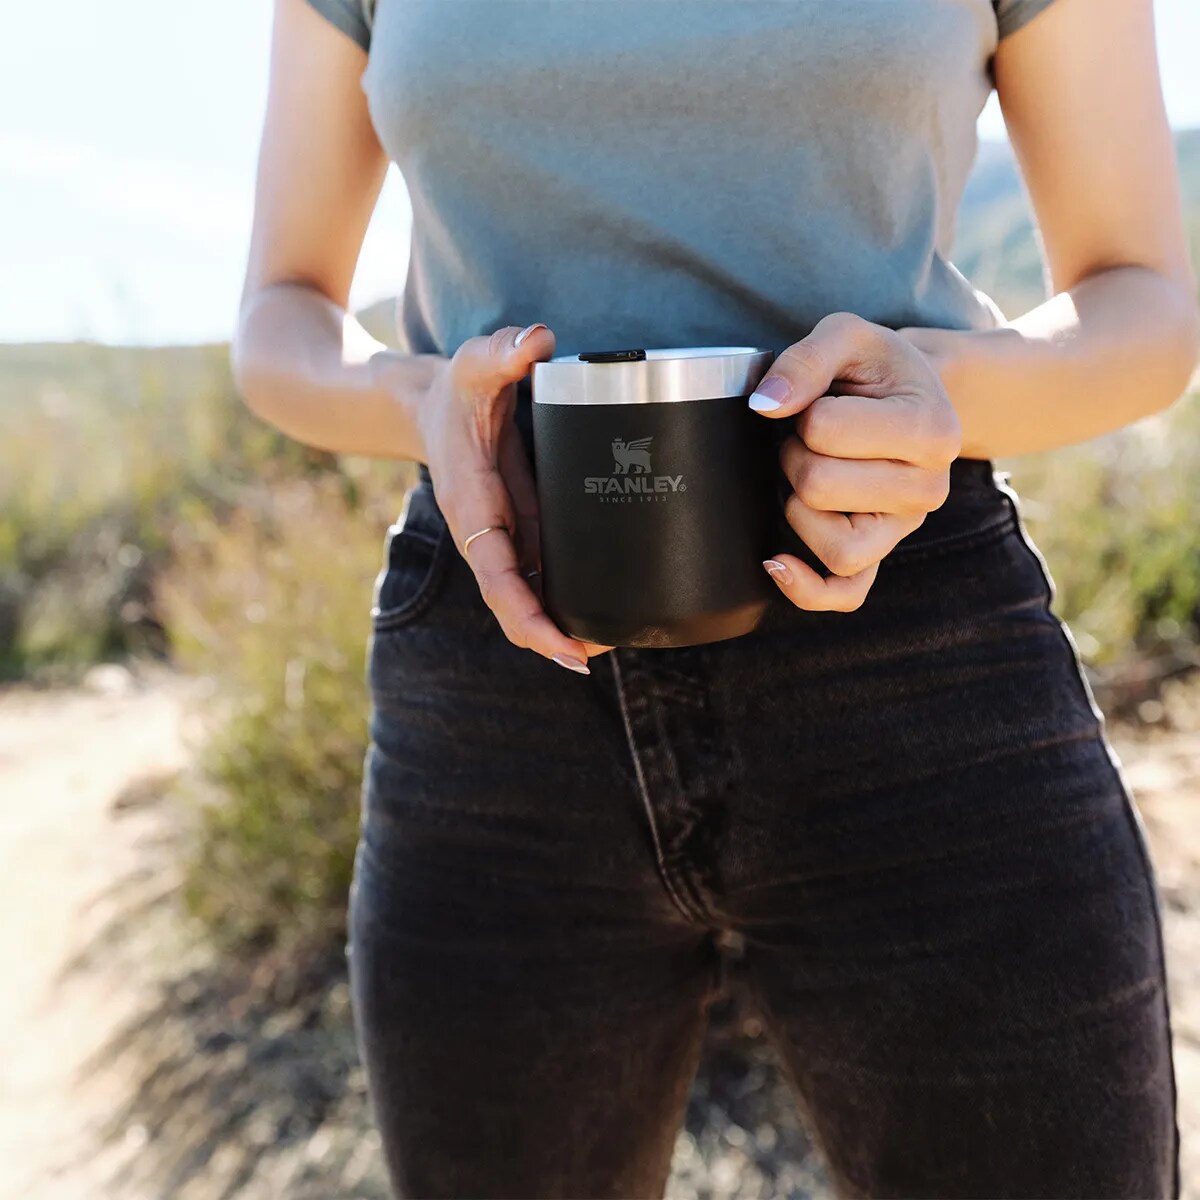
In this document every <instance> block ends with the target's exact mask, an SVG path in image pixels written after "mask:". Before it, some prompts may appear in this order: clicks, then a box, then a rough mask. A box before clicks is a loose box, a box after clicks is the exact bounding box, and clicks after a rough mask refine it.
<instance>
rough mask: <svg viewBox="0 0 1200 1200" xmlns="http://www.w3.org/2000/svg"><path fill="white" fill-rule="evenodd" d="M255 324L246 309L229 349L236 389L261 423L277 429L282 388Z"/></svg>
mask: <svg viewBox="0 0 1200 1200" xmlns="http://www.w3.org/2000/svg"><path fill="white" fill-rule="evenodd" d="M255 334H256V331H255V329H254V327H253V322H252V321H251V320H250V319H249V316H248V314H247V313H246V312H245V311H244V310H243V314H242V316H241V318H240V319H239V322H238V327H237V331H236V332H235V334H234V337H233V341H232V343H231V344H230V347H229V365H230V370H231V374H232V378H233V387H234V390H235V391H236V393H237V395H238V396H239V398H240V399H241V401H242V403H243V404H244V405H245V406H246V407H247V408H248V409H249V410H250V411H251V412H252V413H253V414H254V415H255V416H256V417H258V418H259V419H260V420H263V421H266V422H267V423H268V424H270V425H274V426H276V427H277V428H278V424H279V414H280V391H281V390H280V386H279V380H278V378H277V373H276V372H275V371H272V370H271V369H270V366H269V363H268V362H267V361H266V356H265V354H264V352H263V347H262V346H261V345H259V339H258V338H257V337H256V335H255Z"/></svg>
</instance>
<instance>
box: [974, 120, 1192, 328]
mask: <svg viewBox="0 0 1200 1200" xmlns="http://www.w3.org/2000/svg"><path fill="white" fill-rule="evenodd" d="M1175 152H1176V157H1177V158H1178V161H1179V173H1180V178H1181V180H1182V183H1183V198H1184V208H1185V212H1186V214H1187V220H1188V226H1189V229H1190V232H1191V238H1192V247H1193V259H1195V260H1196V261H1200V129H1184V130H1180V131H1178V132H1177V133H1176V135H1175ZM954 261H955V264H956V265H957V266H958V268H959V270H961V271H962V272H963V273H964V274H965V275H966V276H967V278H969V279H970V280H971V282H972V283H974V284H975V286H976V287H978V288H982V289H983V291H985V292H987V293H988V294H989V295H990V296H992V297H993V298H994V299H995V300H996V302H997V303H998V304H999V305H1000V307H1001V308H1002V309H1003V310H1004V311H1005V312H1006V313H1007V314H1008V315H1009V316H1010V317H1011V316H1016V315H1017V314H1018V313H1020V312H1024V311H1025V310H1027V309H1029V308H1032V307H1033V306H1034V305H1036V304H1037V303H1038V302H1039V301H1040V300H1041V299H1042V297H1043V295H1044V292H1043V284H1042V262H1041V256H1040V253H1039V250H1038V246H1037V242H1036V240H1035V238H1034V231H1033V221H1032V219H1031V216H1030V211H1029V204H1028V201H1027V200H1026V197H1025V191H1024V188H1023V186H1022V184H1021V179H1020V176H1019V175H1018V173H1017V166H1016V163H1015V161H1014V159H1013V153H1012V148H1011V147H1010V146H1009V144H1008V143H1007V142H984V143H983V144H982V145H981V146H980V148H979V156H978V158H977V159H976V162H975V170H974V172H973V173H972V175H971V179H970V181H969V182H968V184H967V190H966V194H965V195H964V197H963V204H962V209H961V211H960V217H959V231H958V241H957V243H956V245H955V252H954Z"/></svg>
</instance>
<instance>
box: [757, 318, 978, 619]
mask: <svg viewBox="0 0 1200 1200" xmlns="http://www.w3.org/2000/svg"><path fill="white" fill-rule="evenodd" d="M750 406H751V408H753V409H755V411H757V412H760V413H762V415H763V416H765V417H769V418H772V419H775V420H781V419H785V420H792V421H794V423H795V434H794V436H792V437H789V438H788V439H787V440H786V441H785V442H784V444H783V447H782V449H781V451H780V462H781V464H782V466H783V470H784V473H785V474H786V475H787V477H788V479H789V480H790V482H791V485H792V489H793V492H792V495H791V496H790V497H789V498H788V502H787V509H786V512H787V519H788V523H789V524H790V525H791V527H792V528H793V529H794V530H795V531H796V533H797V534H798V535H799V537H800V538H801V540H802V541H803V542H804V543H805V545H807V546H808V547H809V549H810V550H812V552H813V553H814V554H815V555H816V556H817V558H819V559H820V560H821V562H823V563H824V564H825V566H826V567H828V568H829V570H830V571H832V572H833V574H832V575H830V576H828V577H827V578H822V577H821V576H820V575H819V574H818V573H817V572H816V571H814V570H813V569H812V568H811V567H809V566H808V565H807V564H806V563H804V562H803V561H801V560H800V559H799V558H797V557H796V556H795V555H792V554H780V555H778V556H777V557H776V558H773V559H768V560H767V562H765V563H764V564H763V566H764V567H765V568H766V569H767V571H768V572H769V573H770V575H771V577H772V579H774V580H775V582H776V584H777V585H778V586H779V588H780V590H781V591H782V592H783V593H784V595H786V596H787V597H788V599H789V600H791V601H792V603H793V604H795V605H796V606H797V607H798V608H805V609H814V610H833V611H838V612H850V611H852V610H854V609H856V608H858V607H859V606H860V605H861V604H862V602H863V601H864V600H865V599H866V597H867V593H868V592H869V591H870V589H871V585H872V583H874V582H875V576H876V573H877V572H878V569H879V563H880V561H881V560H882V559H883V558H884V557H885V556H886V555H887V554H888V553H889V551H891V549H892V547H893V546H895V545H896V543H897V542H898V541H900V539H901V538H903V537H905V536H907V535H908V534H910V533H912V531H913V530H914V529H916V528H917V527H918V526H919V525H920V524H921V522H922V521H924V519H925V516H926V514H927V513H929V512H932V511H933V510H934V509H935V508H938V507H940V506H941V504H943V503H944V502H945V499H946V497H947V495H948V494H949V489H950V464H951V462H953V461H954V459H955V458H957V457H958V454H959V452H960V450H961V448H962V428H961V426H960V425H959V421H958V416H957V414H956V413H955V411H954V408H953V406H952V405H951V403H950V400H949V398H948V397H947V395H946V391H945V388H944V387H943V386H942V382H941V379H940V378H939V376H938V373H937V371H936V370H935V368H934V366H933V365H932V363H931V362H930V360H929V359H927V358H926V357H925V355H924V354H923V353H922V352H921V351H920V350H918V349H917V348H916V347H915V346H914V345H913V344H912V343H911V342H910V341H908V340H907V339H906V338H905V337H903V336H901V334H899V333H897V332H896V331H894V330H891V329H888V328H885V327H884V326H881V325H875V324H873V323H872V322H870V321H866V320H864V319H863V318H861V317H858V316H855V315H854V314H853V313H844V312H839V313H832V314H831V315H830V316H827V317H825V318H823V319H822V320H821V321H819V322H818V323H817V324H816V326H814V328H813V331H812V332H811V333H810V334H809V335H808V337H806V338H804V339H803V340H801V341H799V342H796V343H795V344H794V345H791V346H789V347H788V348H787V349H786V350H784V351H783V352H782V353H781V354H780V355H779V356H778V357H777V358H776V359H775V362H774V363H773V364H772V366H771V369H770V370H769V371H768V372H767V374H766V375H765V376H764V377H763V379H762V381H761V382H760V383H759V385H758V387H757V388H756V389H755V392H754V395H753V396H751V398H750Z"/></svg>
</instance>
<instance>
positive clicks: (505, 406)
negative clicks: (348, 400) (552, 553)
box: [412, 324, 608, 674]
mask: <svg viewBox="0 0 1200 1200" xmlns="http://www.w3.org/2000/svg"><path fill="white" fill-rule="evenodd" d="M553 353H554V334H553V333H552V332H551V331H550V330H549V329H548V328H547V327H546V326H545V325H542V324H537V325H530V326H527V327H526V328H525V329H518V328H517V327H516V326H515V325H509V326H505V327H504V328H502V329H497V330H496V332H495V333H493V334H492V335H491V336H490V337H473V338H468V339H467V340H466V341H465V342H463V343H462V345H461V346H459V348H458V350H457V351H456V352H455V354H454V356H453V357H452V358H448V359H445V360H444V361H443V363H442V365H441V367H440V369H439V370H438V371H437V373H436V374H435V376H434V379H433V382H432V383H431V384H430V386H429V389H428V391H427V392H426V394H425V395H424V396H423V397H422V398H421V400H420V402H419V403H418V404H417V405H416V406H415V408H416V411H414V412H413V414H412V415H413V420H414V422H415V424H416V426H417V429H418V432H419V434H420V437H421V440H422V444H423V446H424V450H425V462H426V464H427V465H428V467H429V474H430V477H431V478H432V480H433V488H434V493H435V495H436V497H437V502H438V507H439V508H440V509H441V510H442V514H443V515H444V516H445V518H446V523H447V524H448V525H449V527H450V532H451V534H452V535H453V537H454V544H455V545H456V546H457V547H458V550H459V553H460V554H462V555H463V557H464V558H465V559H466V560H467V564H468V565H469V566H470V568H471V570H472V571H473V572H474V573H475V578H476V580H477V582H478V584H479V591H480V594H481V595H482V596H483V601H484V603H485V604H486V605H487V606H488V608H490V609H491V610H492V612H493V613H495V615H496V619H497V620H498V621H499V622H500V627H501V629H503V630H504V634H505V636H506V637H507V638H508V640H509V641H510V642H512V643H513V645H515V646H520V647H522V648H523V649H529V650H533V651H535V652H536V653H538V654H541V655H543V656H544V657H546V658H549V659H551V660H553V661H554V662H556V663H558V665H559V666H561V667H566V668H567V669H568V670H571V671H578V672H579V673H580V674H588V673H589V671H588V666H587V660H588V656H589V654H599V653H603V651H604V650H606V649H608V647H602V646H595V645H593V644H591V643H588V642H581V641H578V640H576V639H575V638H570V637H568V636H567V635H566V634H565V633H563V632H562V630H560V629H559V628H558V627H557V626H556V625H555V624H554V622H553V621H552V620H551V619H550V618H549V616H547V615H546V611H545V609H544V608H543V607H542V603H541V599H540V595H539V593H540V589H539V588H537V587H536V586H535V585H536V584H537V582H538V580H539V579H540V570H541V555H540V537H539V528H538V509H537V492H536V491H535V488H534V482H533V474H532V472H531V471H530V467H529V460H528V458H527V456H526V454H525V447H524V444H523V443H522V441H521V437H520V434H519V432H518V430H517V427H516V425H515V423H514V421H513V411H514V409H515V407H516V400H517V382H518V381H519V380H521V379H523V378H524V377H525V376H526V375H528V374H529V372H530V370H531V369H532V367H533V364H534V363H535V362H537V361H538V360H539V359H546V358H549V357H550V356H551V355H552V354H553ZM492 526H495V527H496V528H495V529H493V531H492V532H489V533H485V534H483V535H482V536H481V537H478V538H473V539H472V541H471V545H470V546H469V547H465V546H464V543H465V542H466V540H467V538H469V537H471V535H472V534H473V533H477V532H479V531H480V530H482V529H488V528H489V527H492Z"/></svg>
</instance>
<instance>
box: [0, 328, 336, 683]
mask: <svg viewBox="0 0 1200 1200" xmlns="http://www.w3.org/2000/svg"><path fill="white" fill-rule="evenodd" d="M333 463H334V460H333V459H332V457H331V456H329V455H321V454H319V453H317V452H314V451H311V450H308V449H306V448H304V447H302V446H300V445H298V444H297V443H295V442H290V441H288V440H287V439H286V438H284V437H283V436H282V435H281V434H279V433H278V432H276V431H275V430H273V429H271V428H270V427H268V426H267V425H265V424H264V423H263V422H261V421H259V420H257V419H256V418H255V417H253V416H252V415H251V414H250V413H249V412H248V411H247V409H246V408H245V406H244V405H243V404H242V403H241V402H240V401H239V400H238V399H237V397H236V395H235V393H234V389H233V385H232V381H231V379H230V372H229V362H228V349H227V347H224V346H198V347H181V348H167V349H161V350H144V351H142V350H139V351H134V350H128V349H124V348H120V347H105V346H92V345H87V344H78V345H71V346H13V347H4V348H2V350H0V678H5V677H7V678H16V677H20V676H26V675H45V674H53V673H59V674H61V673H64V672H69V671H71V670H72V669H74V668H77V667H81V666H87V665H89V664H91V663H93V662H96V661H98V660H101V659H105V658H113V657H120V656H123V655H127V654H130V653H146V652H150V653H161V652H162V651H163V649H164V643H163V638H162V630H161V622H160V619H159V615H158V614H157V613H156V612H155V611H154V607H153V588H152V584H153V579H154V577H155V575H156V574H157V572H158V571H159V570H160V569H161V568H162V567H163V566H164V565H165V563H166V561H167V558H168V550H169V544H170V539H171V533H172V530H173V529H174V528H175V527H176V526H177V525H178V523H179V521H180V519H181V514H182V513H183V512H184V511H185V510H187V511H192V510H194V509H195V508H196V506H197V505H199V506H200V507H202V508H205V509H210V510H212V511H214V512H218V513H220V512H225V511H228V510H230V509H231V508H233V507H235V506H236V505H237V504H238V503H240V496H241V493H242V491H243V490H244V489H245V488H246V487H247V486H249V485H250V484H251V483H252V482H253V481H255V480H257V479H259V478H261V477H263V476H264V475H266V476H275V477H280V476H282V477H289V476H294V475H297V474H305V473H310V472H312V471H322V470H326V471H327V470H330V469H331V467H332V464H333Z"/></svg>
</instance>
